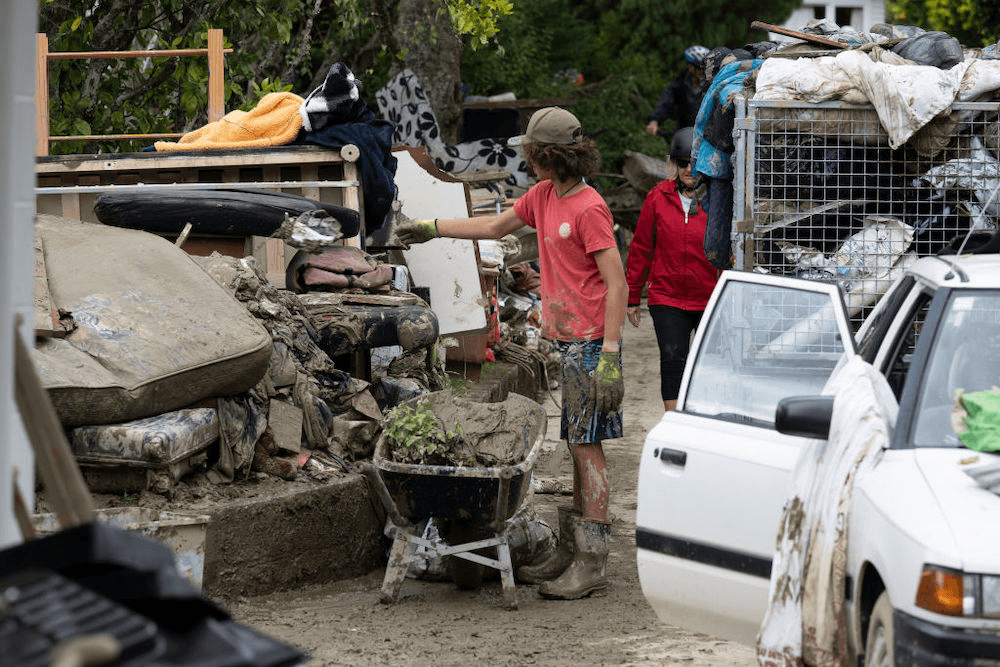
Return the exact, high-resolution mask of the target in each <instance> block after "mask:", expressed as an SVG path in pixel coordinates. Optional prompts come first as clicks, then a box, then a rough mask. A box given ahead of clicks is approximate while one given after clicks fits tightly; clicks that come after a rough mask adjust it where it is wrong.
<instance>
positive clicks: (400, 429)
mask: <svg viewBox="0 0 1000 667" xmlns="http://www.w3.org/2000/svg"><path fill="white" fill-rule="evenodd" d="M383 429H384V430H385V437H386V441H387V442H388V444H389V448H390V450H391V451H392V457H393V459H395V460H396V461H399V462H401V463H419V464H422V465H457V466H462V465H475V463H476V458H475V455H474V453H473V452H472V450H471V448H470V447H469V445H468V443H466V442H465V439H464V437H463V434H462V426H461V424H456V425H455V428H454V429H453V430H451V431H447V430H445V428H444V426H443V425H442V423H441V420H440V419H439V418H438V417H437V415H435V414H434V411H433V410H432V409H431V404H430V401H426V400H425V401H417V403H416V405H415V406H411V405H408V404H406V403H400V404H399V405H397V406H396V407H394V408H393V409H392V410H390V411H389V412H388V414H387V415H386V417H385V422H384V424H383Z"/></svg>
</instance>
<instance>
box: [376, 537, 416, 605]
mask: <svg viewBox="0 0 1000 667" xmlns="http://www.w3.org/2000/svg"><path fill="white" fill-rule="evenodd" d="M412 550H413V545H412V543H411V542H410V540H408V539H407V538H406V536H405V535H403V534H402V533H401V532H397V533H396V537H395V539H394V540H393V542H392V550H391V551H390V552H389V562H388V563H387V564H386V566H385V578H384V579H383V580H382V594H381V596H380V597H379V602H382V603H383V604H389V603H390V602H395V601H396V598H397V597H399V589H400V588H402V586H403V580H405V579H406V568H407V567H408V565H409V555H410V552H411V551H412Z"/></svg>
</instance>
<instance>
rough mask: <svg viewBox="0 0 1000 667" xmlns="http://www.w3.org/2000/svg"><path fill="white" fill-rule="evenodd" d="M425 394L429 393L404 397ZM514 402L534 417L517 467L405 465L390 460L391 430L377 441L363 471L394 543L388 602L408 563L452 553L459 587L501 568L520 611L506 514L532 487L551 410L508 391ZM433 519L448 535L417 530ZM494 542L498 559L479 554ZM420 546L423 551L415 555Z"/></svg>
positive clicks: (508, 598) (384, 597)
mask: <svg viewBox="0 0 1000 667" xmlns="http://www.w3.org/2000/svg"><path fill="white" fill-rule="evenodd" d="M434 393H441V392H434ZM427 396H430V394H425V395H423V396H418V397H415V398H411V399H409V400H408V401H406V402H407V403H411V402H415V401H418V400H425V399H426V398H427ZM508 402H513V403H514V404H519V408H520V409H519V411H518V414H520V413H525V414H527V415H528V417H527V420H526V421H525V423H523V424H519V425H518V429H519V431H520V434H519V435H520V436H521V438H522V439H523V444H522V443H521V442H518V443H517V446H518V447H523V449H522V452H521V456H520V457H514V460H517V458H520V460H519V461H518V462H517V463H515V464H510V465H496V466H489V467H476V466H449V465H422V464H415V463H400V462H398V461H394V460H392V457H391V453H390V451H389V444H388V442H387V440H386V437H385V435H384V434H383V435H382V436H381V437H380V438H379V440H378V443H377V444H376V446H375V454H374V456H373V458H372V463H370V464H364V465H363V466H362V470H363V471H364V473H365V474H366V475H367V476H368V478H369V480H371V482H372V485H373V486H374V488H375V490H376V492H377V493H378V495H379V498H380V499H381V501H382V504H383V505H384V506H385V510H386V514H387V521H386V528H385V534H386V536H387V537H389V538H391V539H392V540H393V543H392V549H391V551H390V553H389V562H388V564H387V565H386V570H385V578H384V580H383V582H382V592H381V596H380V600H381V601H382V602H384V603H390V602H394V601H395V600H396V599H397V597H398V596H399V591H400V589H401V587H402V585H403V580H404V579H405V578H406V572H407V570H408V569H409V567H410V565H411V564H412V563H414V562H416V561H417V560H418V559H423V558H426V557H428V556H429V557H441V558H450V562H449V564H450V569H451V572H452V578H453V579H454V580H455V583H456V584H457V585H458V586H459V587H460V588H474V587H475V586H477V585H478V583H479V581H480V580H481V578H482V571H483V570H482V568H483V567H487V568H493V569H496V570H499V571H500V581H501V583H502V586H503V602H504V607H506V608H507V609H517V596H516V592H515V588H514V569H513V566H512V564H511V557H510V545H509V537H510V533H509V528H510V526H509V524H508V522H507V519H509V518H510V517H511V516H513V515H514V513H515V512H517V510H518V508H519V507H520V506H521V503H522V502H523V500H524V497H525V495H526V493H527V491H528V488H529V485H530V483H531V472H532V468H533V467H534V463H535V459H536V457H537V455H538V451H539V449H540V446H541V443H542V442H543V440H544V439H545V429H546V423H547V421H546V414H545V410H544V409H543V408H542V406H541V405H539V404H538V403H536V402H535V401H533V400H531V399H530V398H527V397H525V396H521V395H519V394H510V395H509V396H508V398H507V400H506V401H504V403H508ZM491 405H494V404H491ZM496 405H501V404H496ZM429 519H434V520H435V522H436V523H438V525H439V528H440V532H441V535H442V537H443V540H441V541H438V540H435V541H432V540H429V539H427V538H425V537H423V536H422V534H421V532H420V531H419V530H418V529H417V528H416V525H417V524H419V523H421V522H423V521H426V520H429ZM491 547H495V548H496V554H497V557H496V558H490V557H488V556H486V555H484V554H482V553H476V552H480V551H482V550H483V549H489V548H491ZM418 548H421V550H422V555H418V554H417V549H418Z"/></svg>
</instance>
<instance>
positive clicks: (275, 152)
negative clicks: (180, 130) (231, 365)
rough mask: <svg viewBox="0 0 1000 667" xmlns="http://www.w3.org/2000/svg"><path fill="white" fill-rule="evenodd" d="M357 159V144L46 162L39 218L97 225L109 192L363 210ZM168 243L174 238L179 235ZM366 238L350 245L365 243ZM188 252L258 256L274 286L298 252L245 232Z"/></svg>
mask: <svg viewBox="0 0 1000 667" xmlns="http://www.w3.org/2000/svg"><path fill="white" fill-rule="evenodd" d="M358 157H359V152H358V150H357V148H356V147H354V146H345V147H344V148H343V149H341V150H340V151H339V152H338V151H333V150H330V149H324V148H320V147H317V146H301V145H290V146H276V147H272V148H268V149H266V150H250V149H241V150H232V151H202V150H198V151H170V152H152V151H151V152H142V153H116V154H113V155H73V156H65V155H64V156H45V157H39V158H38V159H37V160H36V165H35V173H36V175H37V181H38V182H37V188H36V190H35V192H36V208H37V211H38V212H39V213H47V214H51V215H57V216H62V217H65V218H74V219H78V220H84V221H90V222H98V219H97V215H96V213H95V212H94V202H95V199H96V197H97V196H98V195H99V194H100V193H103V192H117V191H122V190H125V189H132V190H139V191H146V190H149V189H152V188H153V187H156V188H160V189H164V190H167V189H171V188H174V189H176V188H182V189H185V190H189V189H215V188H219V187H223V188H239V187H244V188H261V189H267V190H275V191H278V192H286V193H289V194H296V195H300V196H303V197H307V198H309V199H315V200H317V201H320V202H325V203H329V204H335V205H338V206H344V207H347V208H350V209H354V210H357V211H361V203H360V202H361V181H360V178H359V174H358V167H357V162H356V161H357V159H358ZM361 234H364V218H363V216H362V221H361ZM167 238H169V239H170V240H174V239H175V238H176V235H167ZM361 238H362V237H361V236H360V235H359V236H357V237H354V238H352V239H348V240H347V241H345V242H346V243H349V244H351V245H361V242H360V239H361ZM184 250H186V251H187V252H188V253H190V254H193V255H208V254H210V253H211V252H212V251H214V250H215V251H218V252H220V253H221V254H223V255H228V256H231V257H245V256H248V255H252V256H253V257H254V258H255V259H256V260H257V262H258V263H259V264H260V265H261V266H262V267H265V271H266V273H267V275H268V279H269V280H271V281H272V282H273V283H274V284H275V285H283V284H284V274H285V266H286V265H287V262H288V261H289V260H290V259H291V257H292V255H294V254H295V249H294V248H291V247H288V246H287V245H286V244H285V243H283V242H282V241H281V239H273V238H266V237H258V236H252V235H245V234H239V233H236V234H231V235H204V234H192V235H191V236H190V237H189V238H188V239H187V240H186V241H185V243H184Z"/></svg>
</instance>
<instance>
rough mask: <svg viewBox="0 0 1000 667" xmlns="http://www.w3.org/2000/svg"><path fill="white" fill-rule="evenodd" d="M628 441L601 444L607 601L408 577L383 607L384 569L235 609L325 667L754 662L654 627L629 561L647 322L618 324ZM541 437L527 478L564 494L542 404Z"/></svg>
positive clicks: (554, 421) (706, 640) (653, 356)
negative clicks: (607, 513)
mask: <svg viewBox="0 0 1000 667" xmlns="http://www.w3.org/2000/svg"><path fill="white" fill-rule="evenodd" d="M625 328H626V331H625V339H624V355H623V359H624V364H625V386H626V394H625V419H626V437H625V438H623V439H621V440H617V441H609V442H607V443H605V450H606V454H607V458H608V463H609V468H610V481H611V485H612V501H611V511H612V515H613V519H614V524H613V528H612V543H611V555H610V558H609V562H608V575H609V578H610V580H611V588H610V591H609V592H608V593H607V595H604V596H602V597H592V598H588V599H584V600H576V601H553V600H545V599H542V598H541V597H539V595H538V593H537V591H536V587H534V586H528V585H518V586H517V600H518V609H517V610H516V611H508V610H505V609H504V608H503V607H502V605H501V604H500V602H501V600H502V597H501V592H502V589H501V585H500V582H499V580H496V581H487V582H485V583H484V584H483V585H482V586H481V587H480V588H478V589H476V590H473V591H463V590H459V589H457V588H456V587H455V586H454V584H452V583H450V582H433V581H425V580H416V579H407V580H406V581H405V582H404V583H403V586H402V591H401V595H400V598H399V599H398V600H397V601H396V602H395V603H394V604H390V605H385V604H381V603H380V602H379V591H380V589H381V586H382V577H383V574H384V572H383V570H381V569H379V570H376V571H374V572H371V573H369V574H368V575H366V576H363V577H359V578H356V579H350V580H346V581H340V582H336V583H334V584H327V585H318V586H314V587H307V588H304V589H300V590H296V591H288V592H283V593H279V594H273V595H267V596H262V597H257V598H247V599H242V600H236V601H233V602H231V604H230V607H229V611H230V612H231V613H232V614H233V616H234V617H235V618H236V619H237V620H239V621H241V622H243V623H246V624H248V625H251V626H253V627H256V628H258V629H260V630H262V631H263V632H265V633H267V634H268V635H270V636H272V637H274V638H276V639H280V640H283V641H285V642H288V643H291V644H294V645H296V646H298V647H300V648H301V649H303V650H304V651H305V652H307V653H308V654H309V656H310V660H309V664H310V665H315V666H320V665H322V666H333V665H338V666H339V665H344V666H349V665H431V664H433V665H456V666H457V665H463V666H465V665H471V664H487V665H654V664H656V665H697V666H702V665H704V666H709V667H743V666H749V665H754V664H756V663H755V660H754V656H753V651H752V649H751V648H750V647H748V646H742V645H739V644H734V643H730V642H725V641H722V640H719V639H716V638H713V637H708V636H705V635H701V634H693V633H689V632H686V631H684V630H681V629H679V628H675V627H671V626H668V625H665V624H663V623H661V622H660V621H659V620H658V619H657V617H656V615H655V614H654V613H653V611H652V609H651V608H650V607H649V606H648V604H647V603H646V601H645V599H644V598H643V595H642V590H641V588H640V586H639V579H638V574H637V571H636V563H635V508H636V480H637V474H638V466H639V456H640V453H641V446H642V442H643V438H644V437H645V434H646V432H647V431H648V430H649V429H650V428H651V427H652V426H653V425H654V424H655V423H656V421H657V420H659V418H660V416H661V415H662V414H663V404H662V402H661V400H660V397H659V371H658V356H657V349H656V339H655V336H654V333H653V329H652V323H651V322H650V318H649V314H648V313H647V312H645V311H644V312H643V319H642V324H641V326H640V327H639V328H638V329H635V328H633V327H632V326H631V325H629V324H626V325H625ZM539 401H540V402H542V404H543V405H544V407H545V409H546V411H547V413H548V415H549V420H548V437H547V438H546V441H545V443H544V445H543V451H542V455H541V458H540V460H539V461H538V463H537V464H536V466H535V475H536V477H537V478H539V479H540V480H542V481H545V482H547V484H546V487H547V488H548V487H556V488H558V487H559V486H560V484H559V482H561V483H562V484H561V486H563V487H566V488H570V483H571V479H572V478H571V469H570V467H569V466H570V462H569V458H568V454H567V453H566V448H565V445H563V444H562V443H561V442H559V441H558V436H559V418H558V415H559V409H558V408H557V407H556V403H555V402H553V398H552V397H551V396H549V395H547V394H543V395H542V396H539ZM565 500H566V497H565V496H561V495H554V494H548V493H547V494H536V495H535V496H534V502H535V505H536V508H537V511H538V513H539V515H540V516H541V517H542V518H543V519H545V520H546V521H547V522H548V523H549V524H550V525H551V526H556V525H557V521H556V512H555V506H556V504H557V503H558V502H563V501H565Z"/></svg>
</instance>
